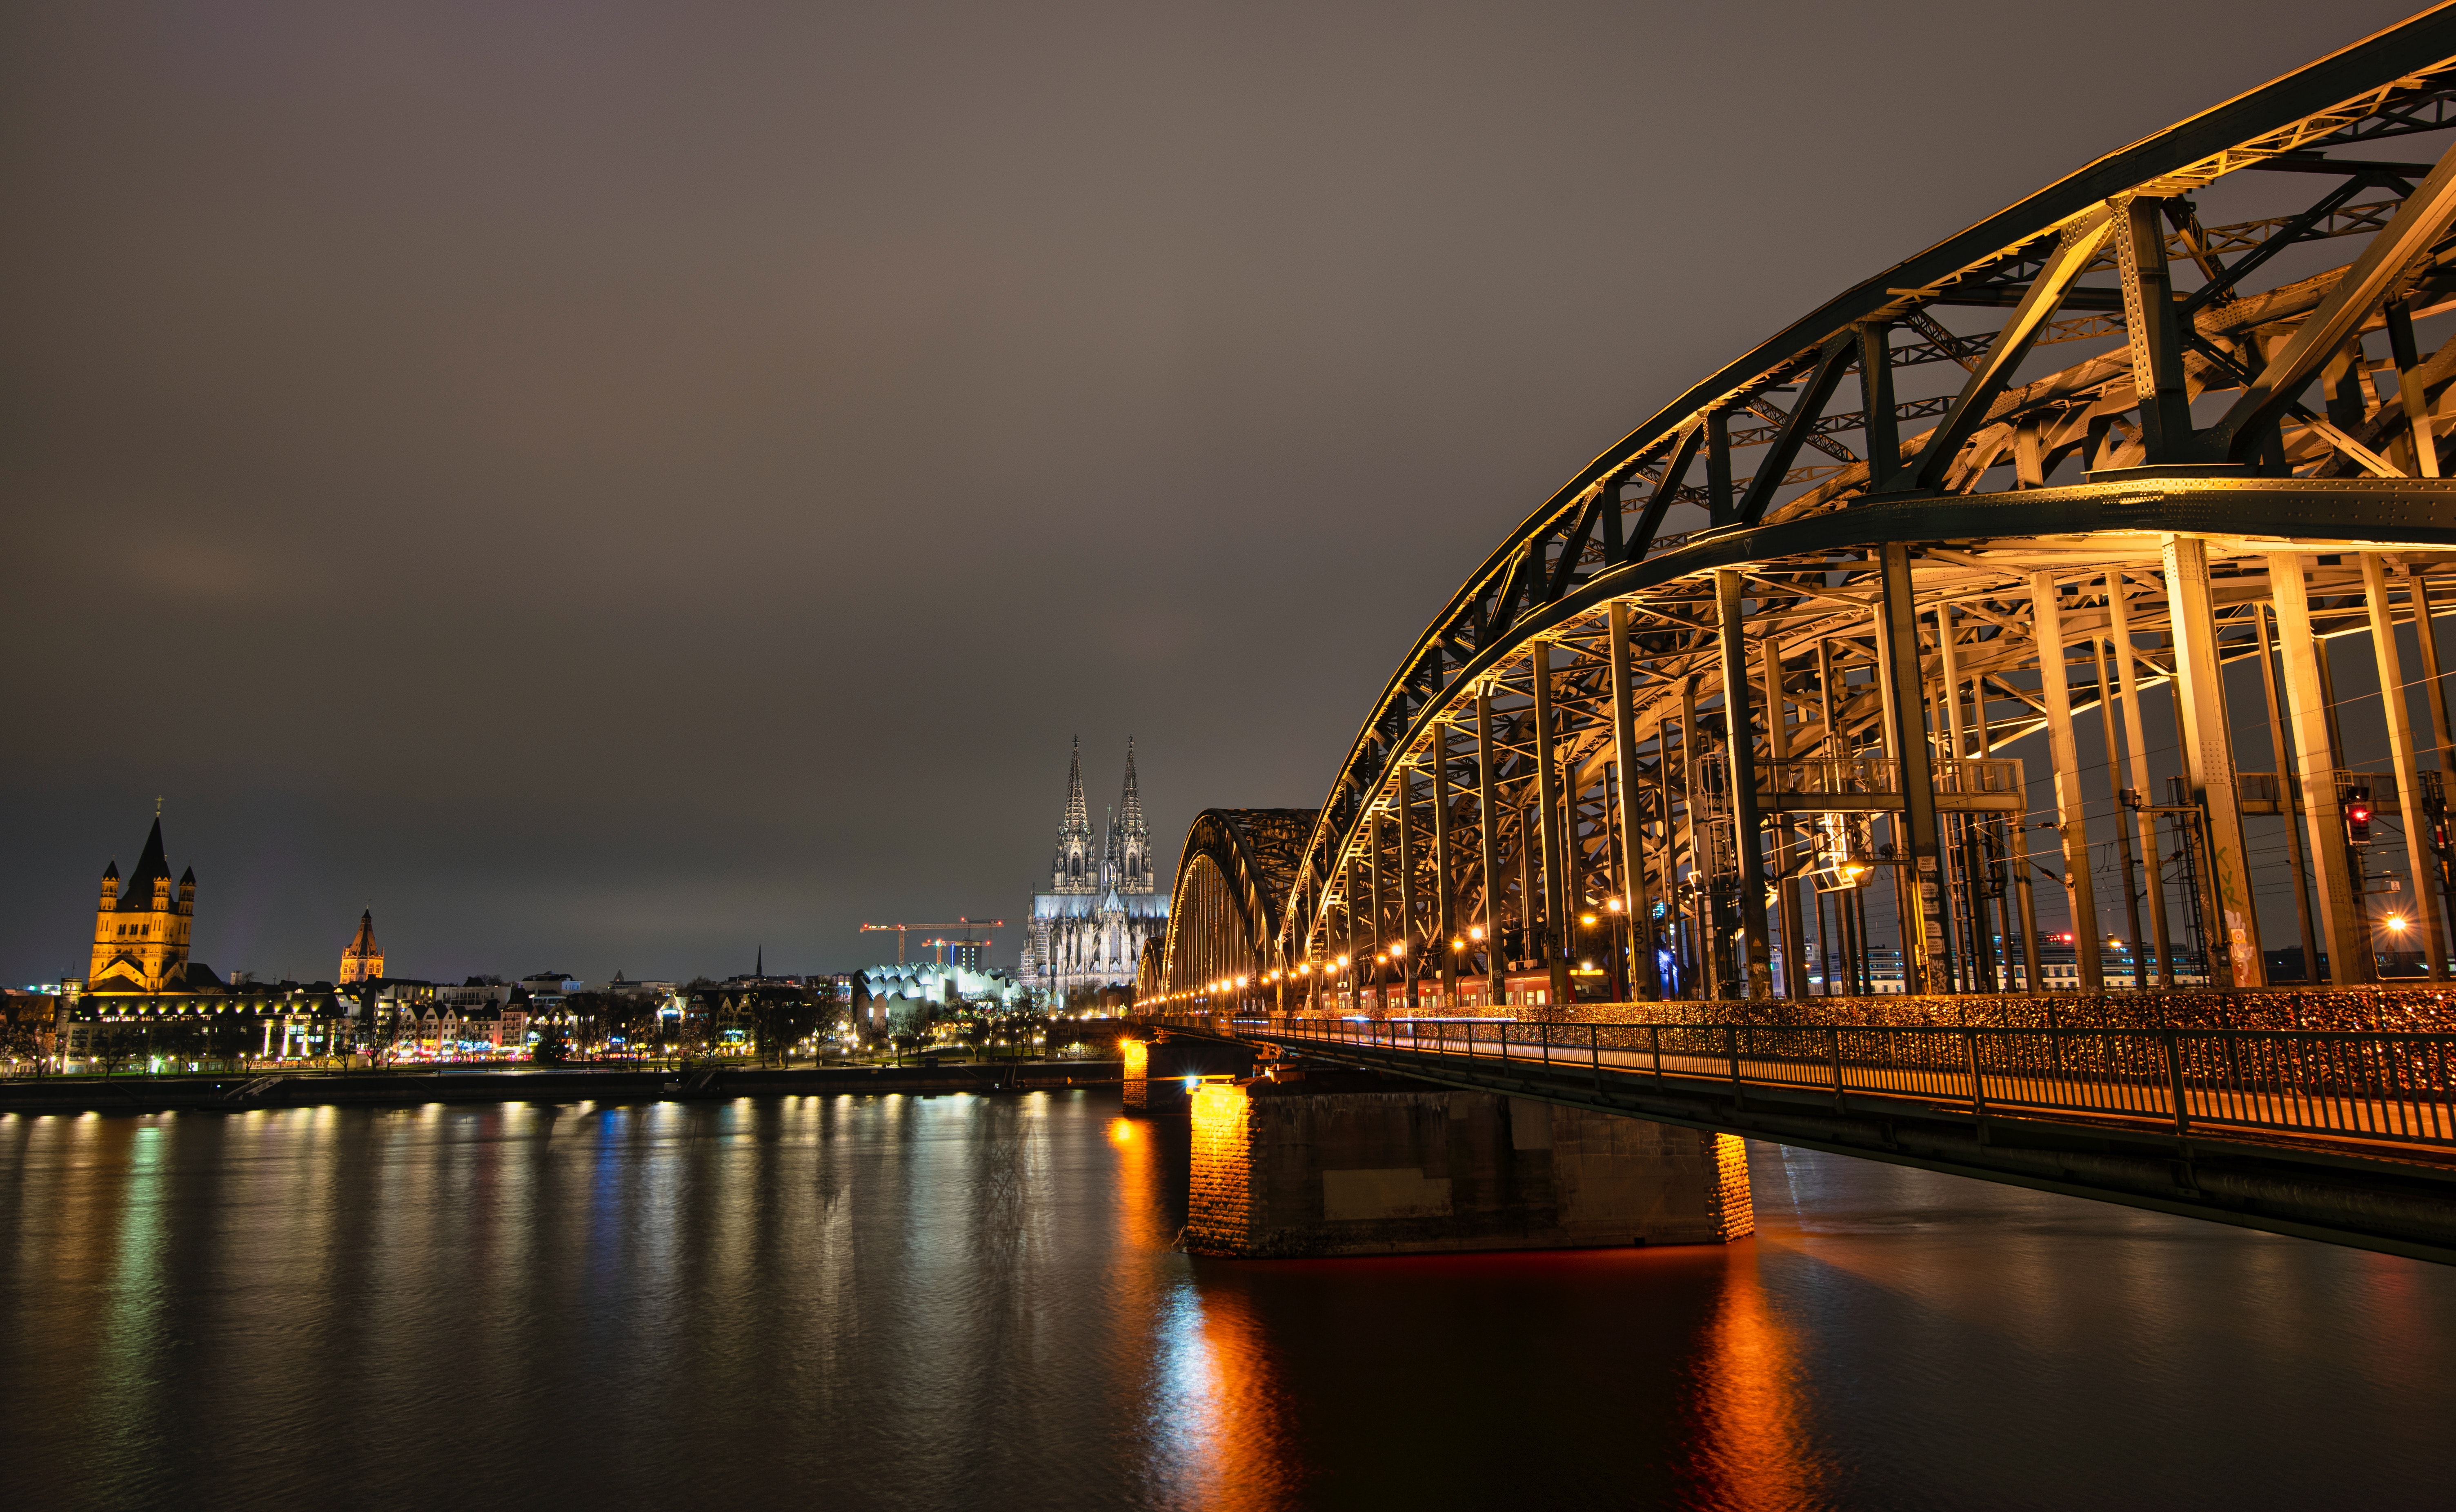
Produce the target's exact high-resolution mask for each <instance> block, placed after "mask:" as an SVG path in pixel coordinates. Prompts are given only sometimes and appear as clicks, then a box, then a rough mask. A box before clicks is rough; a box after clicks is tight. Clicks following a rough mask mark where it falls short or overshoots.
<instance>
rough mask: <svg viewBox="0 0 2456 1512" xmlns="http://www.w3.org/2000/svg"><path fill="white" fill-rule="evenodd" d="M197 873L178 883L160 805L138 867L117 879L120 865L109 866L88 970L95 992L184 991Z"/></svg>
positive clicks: (97, 910) (90, 986)
mask: <svg viewBox="0 0 2456 1512" xmlns="http://www.w3.org/2000/svg"><path fill="white" fill-rule="evenodd" d="M195 911H196V873H195V870H194V868H190V869H189V870H188V872H187V874H186V875H185V876H182V877H181V878H179V879H178V881H177V882H175V883H174V882H173V881H172V880H171V863H170V860H169V858H168V856H166V855H165V854H164V852H163V848H162V816H161V812H160V810H159V807H158V806H157V807H156V809H155V812H154V815H153V829H152V830H150V831H148V832H147V834H146V836H145V849H144V851H143V852H142V853H141V854H139V855H138V856H137V858H136V869H135V870H133V871H132V872H130V873H129V874H128V880H127V883H126V884H125V885H124V886H123V885H121V883H120V881H119V868H117V867H116V866H113V867H110V868H106V869H105V870H104V871H103V874H102V892H101V896H100V898H99V899H98V900H97V906H96V907H95V909H94V920H93V951H92V956H91V957H90V958H89V961H88V965H87V968H86V990H87V991H91V992H164V991H171V992H175V991H183V990H184V988H185V984H186V980H187V974H188V937H189V933H190V931H191V930H193V928H194V922H195Z"/></svg>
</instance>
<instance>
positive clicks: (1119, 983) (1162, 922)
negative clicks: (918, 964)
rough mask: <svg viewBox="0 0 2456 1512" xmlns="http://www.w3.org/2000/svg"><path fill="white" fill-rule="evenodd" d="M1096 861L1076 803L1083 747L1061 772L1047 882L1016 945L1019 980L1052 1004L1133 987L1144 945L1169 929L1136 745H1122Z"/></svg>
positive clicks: (1085, 812) (1088, 820)
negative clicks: (1060, 819)
mask: <svg viewBox="0 0 2456 1512" xmlns="http://www.w3.org/2000/svg"><path fill="white" fill-rule="evenodd" d="M1103 828H1104V829H1105V831H1106V833H1105V834H1104V835H1103V836H1102V839H1101V845H1100V850H1099V852H1098V859H1097V860H1096V861H1095V859H1094V852H1093V849H1092V811H1091V809H1090V807H1088V806H1087V805H1085V803H1084V802H1083V747H1082V743H1081V742H1079V741H1077V742H1076V743H1075V746H1074V766H1073V769H1072V770H1070V771H1069V772H1068V773H1067V774H1066V819H1065V822H1064V823H1063V824H1061V825H1060V826H1059V827H1058V829H1057V858H1056V860H1055V862H1054V863H1053V864H1052V865H1051V867H1050V868H1049V885H1048V887H1047V888H1045V889H1042V890H1041V891H1039V892H1037V893H1035V894H1034V896H1033V900H1032V937H1031V939H1030V940H1028V941H1026V942H1025V944H1024V947H1023V962H1022V969H1021V975H1022V977H1023V985H1024V986H1026V987H1028V988H1032V989H1034V990H1036V991H1041V992H1044V993H1046V994H1047V996H1048V998H1049V1000H1050V1002H1051V1004H1052V1005H1053V1006H1060V1005H1063V1004H1065V1003H1067V1002H1069V1001H1071V1000H1073V999H1074V996H1075V994H1077V993H1080V992H1096V991H1100V990H1101V989H1104V988H1112V987H1132V986H1133V985H1134V980H1135V966H1136V962H1137V961H1139V960H1140V959H1141V957H1142V950H1143V942H1144V941H1146V940H1157V939H1160V938H1162V937H1164V936H1165V935H1166V934H1167V932H1168V899H1167V897H1166V896H1164V895H1163V894H1161V893H1160V892H1158V891H1157V890H1156V884H1155V883H1154V881H1153V879H1152V857H1151V830H1150V829H1149V828H1148V827H1146V826H1145V825H1144V823H1143V801H1142V795H1141V794H1140V793H1139V792H1138V791H1136V787H1135V743H1134V742H1133V740H1131V739H1129V740H1128V741H1127V742H1126V790H1125V795H1124V797H1123V798H1121V799H1120V800H1119V802H1118V806H1117V807H1116V808H1115V809H1114V810H1112V811H1111V813H1110V814H1109V817H1108V823H1107V824H1106V825H1105V826H1104V827H1103Z"/></svg>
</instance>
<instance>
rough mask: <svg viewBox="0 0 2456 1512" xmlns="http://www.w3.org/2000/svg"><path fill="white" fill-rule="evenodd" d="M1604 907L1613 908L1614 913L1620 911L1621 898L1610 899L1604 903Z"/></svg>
mask: <svg viewBox="0 0 2456 1512" xmlns="http://www.w3.org/2000/svg"><path fill="white" fill-rule="evenodd" d="M1604 907H1605V908H1607V909H1611V910H1612V911H1613V912H1614V913H1618V912H1619V911H1620V899H1618V898H1612V899H1609V900H1607V902H1606V903H1605V904H1604Z"/></svg>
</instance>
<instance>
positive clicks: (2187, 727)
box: [2164, 536, 2268, 988]
mask: <svg viewBox="0 0 2456 1512" xmlns="http://www.w3.org/2000/svg"><path fill="white" fill-rule="evenodd" d="M2164 554H2165V559H2166V611H2167V615H2168V618H2169V621H2170V623H2172V624H2173V626H2174V638H2175V688H2176V692H2177V694H2178V695H2179V696H2180V699H2181V703H2180V705H2178V710H2179V712H2180V714H2181V716H2182V725H2183V778H2184V783H2185V785H2186V786H2187V787H2189V788H2190V790H2191V795H2192V801H2193V802H2194V803H2197V804H2199V805H2200V808H2201V811H2202V812H2204V813H2205V814H2206V815H2207V816H2208V819H2207V826H2208V829H2207V833H2208V838H2209V844H2208V855H2207V857H2206V858H2205V859H2206V861H2207V863H2208V864H2207V865H2206V866H2203V867H2200V868H2198V876H2199V881H2200V893H2201V903H2200V917H2201V918H2203V919H2206V920H2207V921H2208V929H2209V931H2210V934H2211V936H2212V937H2211V938H2210V939H2209V940H2208V941H2207V942H2205V943H2206V945H2207V948H2208V956H2209V962H2208V966H2209V985H2210V986H2212V987H2219V988H2229V987H2231V988H2245V987H2265V986H2267V985H2268V966H2267V963H2266V962H2265V961H2264V960H2263V959H2262V956H2261V953H2260V915H2259V913H2258V912H2257V910H2255V909H2253V907H2252V901H2251V865H2250V861H2249V858H2248V856H2247V854H2246V852H2245V849H2244V847H2243V834H2242V800H2241V792H2240V791H2239V790H2238V789H2237V787H2236V786H2235V780H2234V770H2235V767H2234V732H2233V730H2232V728H2231V727H2230V726H2229V725H2227V723H2226V706H2225V682H2224V679H2223V677H2222V675H2221V673H2220V672H2219V670H2218V623H2217V614H2216V606H2215V604H2214V603H2211V601H2210V598H2209V558H2208V548H2207V547H2206V546H2204V545H2202V544H2201V543H2200V538H2198V537H2197V536H2168V537H2166V538H2165V541H2164ZM2221 954H2222V956H2223V964H2222V966H2221Z"/></svg>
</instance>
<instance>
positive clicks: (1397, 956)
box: [1390, 766, 1424, 1011]
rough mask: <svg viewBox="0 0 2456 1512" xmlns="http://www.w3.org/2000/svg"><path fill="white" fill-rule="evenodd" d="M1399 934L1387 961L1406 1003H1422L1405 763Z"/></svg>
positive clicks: (1411, 777)
mask: <svg viewBox="0 0 2456 1512" xmlns="http://www.w3.org/2000/svg"><path fill="white" fill-rule="evenodd" d="M1398 781H1399V803H1398V814H1397V816H1396V817H1397V818H1398V821H1399V938H1398V939H1397V940H1396V941H1394V942H1393V950H1392V952H1391V956H1390V964H1391V965H1393V966H1395V967H1397V968H1398V969H1399V979H1400V980H1401V981H1402V982H1404V983H1406V984H1407V1007H1408V1008H1409V1010H1411V1011H1412V1010H1415V1009H1419V1008H1422V1007H1423V1006H1424V1005H1423V999H1422V997H1421V996H1420V995H1419V993H1418V991H1417V986H1416V982H1417V968H1418V966H1419V965H1420V964H1421V961H1420V958H1419V955H1418V951H1419V950H1421V949H1422V939H1421V935H1422V930H1419V929H1418V928H1417V927H1416V821H1415V812H1416V774H1415V772H1414V771H1413V770H1412V769H1410V768H1408V767H1406V766H1401V767H1400V768H1399V778H1398Z"/></svg>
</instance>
